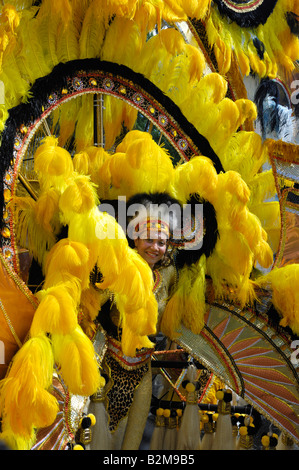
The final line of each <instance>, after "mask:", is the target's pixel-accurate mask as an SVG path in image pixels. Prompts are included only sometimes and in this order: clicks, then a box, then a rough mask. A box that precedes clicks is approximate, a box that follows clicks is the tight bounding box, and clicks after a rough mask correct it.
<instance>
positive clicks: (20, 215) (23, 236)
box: [10, 197, 57, 265]
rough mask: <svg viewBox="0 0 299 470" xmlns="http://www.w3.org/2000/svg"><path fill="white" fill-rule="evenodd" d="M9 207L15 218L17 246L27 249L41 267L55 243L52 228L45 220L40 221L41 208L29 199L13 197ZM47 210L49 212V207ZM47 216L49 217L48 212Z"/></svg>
mask: <svg viewBox="0 0 299 470" xmlns="http://www.w3.org/2000/svg"><path fill="white" fill-rule="evenodd" d="M10 207H11V209H12V211H13V214H14V217H15V222H16V225H15V236H16V239H17V241H18V243H19V246H22V247H24V248H27V249H28V250H29V253H30V254H31V255H33V257H34V258H35V259H36V260H37V261H38V262H39V263H40V264H41V265H43V263H44V258H45V255H46V253H47V252H48V250H50V249H51V248H52V246H53V245H54V244H55V241H56V239H55V231H54V228H51V225H50V224H49V222H48V221H47V219H45V220H41V219H40V213H39V214H38V211H39V210H40V209H41V207H40V206H38V203H37V202H36V201H34V199H32V198H31V197H15V198H13V199H12V201H11V203H10ZM49 209H50V210H51V205H49ZM37 214H38V215H37ZM47 216H50V211H49V213H48V214H47ZM56 229H57V227H56Z"/></svg>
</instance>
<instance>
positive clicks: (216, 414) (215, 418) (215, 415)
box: [212, 413, 218, 421]
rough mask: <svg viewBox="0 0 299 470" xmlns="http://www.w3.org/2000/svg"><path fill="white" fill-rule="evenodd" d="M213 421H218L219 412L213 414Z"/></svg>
mask: <svg viewBox="0 0 299 470" xmlns="http://www.w3.org/2000/svg"><path fill="white" fill-rule="evenodd" d="M212 419H213V421H217V419H218V413H214V414H213V416H212Z"/></svg>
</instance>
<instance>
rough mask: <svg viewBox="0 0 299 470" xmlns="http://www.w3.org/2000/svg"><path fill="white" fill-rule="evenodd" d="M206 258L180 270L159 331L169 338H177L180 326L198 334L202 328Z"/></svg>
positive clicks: (203, 257)
mask: <svg viewBox="0 0 299 470" xmlns="http://www.w3.org/2000/svg"><path fill="white" fill-rule="evenodd" d="M205 274H206V258H205V256H204V255H202V256H201V258H200V260H199V261H198V262H197V263H195V264H193V265H192V266H188V267H184V268H182V269H181V270H180V278H179V281H178V286H177V289H176V291H175V292H174V294H173V295H172V296H171V298H170V299H169V301H168V302H167V305H166V308H165V310H164V312H163V316H162V320H161V331H162V332H163V333H164V334H165V335H167V336H168V337H169V338H172V339H175V338H176V337H178V336H179V333H180V328H181V324H182V323H183V324H184V325H185V327H186V328H188V329H190V330H191V331H193V333H195V334H199V333H200V332H201V330H202V328H203V326H204V314H205V287H206V282H205Z"/></svg>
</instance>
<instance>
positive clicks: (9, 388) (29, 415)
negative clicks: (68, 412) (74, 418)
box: [0, 335, 58, 439]
mask: <svg viewBox="0 0 299 470" xmlns="http://www.w3.org/2000/svg"><path fill="white" fill-rule="evenodd" d="M53 366H54V358H53V353H52V349H51V344H50V340H49V338H47V337H46V336H44V335H40V336H38V337H36V338H31V339H29V340H28V341H27V342H26V343H25V344H24V345H23V347H22V348H21V349H20V350H19V351H18V353H17V354H16V355H15V356H14V358H13V361H12V364H11V368H10V370H9V373H8V375H7V377H6V378H5V379H4V380H2V381H1V384H0V391H1V393H0V412H1V415H2V417H3V423H4V431H5V429H11V431H12V432H13V433H15V434H16V436H21V437H22V438H24V439H32V432H33V429H34V428H42V427H45V426H49V425H50V424H52V423H53V421H54V420H55V418H56V414H57V411H58V403H57V401H56V399H55V398H54V396H53V395H51V394H50V393H49V392H48V391H47V389H48V388H49V387H50V385H51V383H52V374H53Z"/></svg>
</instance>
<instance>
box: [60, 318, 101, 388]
mask: <svg viewBox="0 0 299 470" xmlns="http://www.w3.org/2000/svg"><path fill="white" fill-rule="evenodd" d="M52 343H53V351H54V358H55V361H56V363H57V364H58V366H59V367H60V370H61V374H62V376H63V378H64V380H65V382H66V383H67V385H68V387H69V390H70V392H71V393H73V394H75V395H83V396H89V395H92V394H93V393H95V392H96V391H97V389H98V388H99V387H100V386H103V385H104V379H102V377H101V376H100V373H99V370H98V365H97V362H96V358H95V353H94V349H93V344H92V343H91V341H90V340H89V339H88V338H87V336H86V335H85V334H84V333H83V331H82V329H81V328H80V327H79V326H77V327H76V329H75V330H74V331H73V332H72V333H70V334H68V335H56V334H55V335H52Z"/></svg>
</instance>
